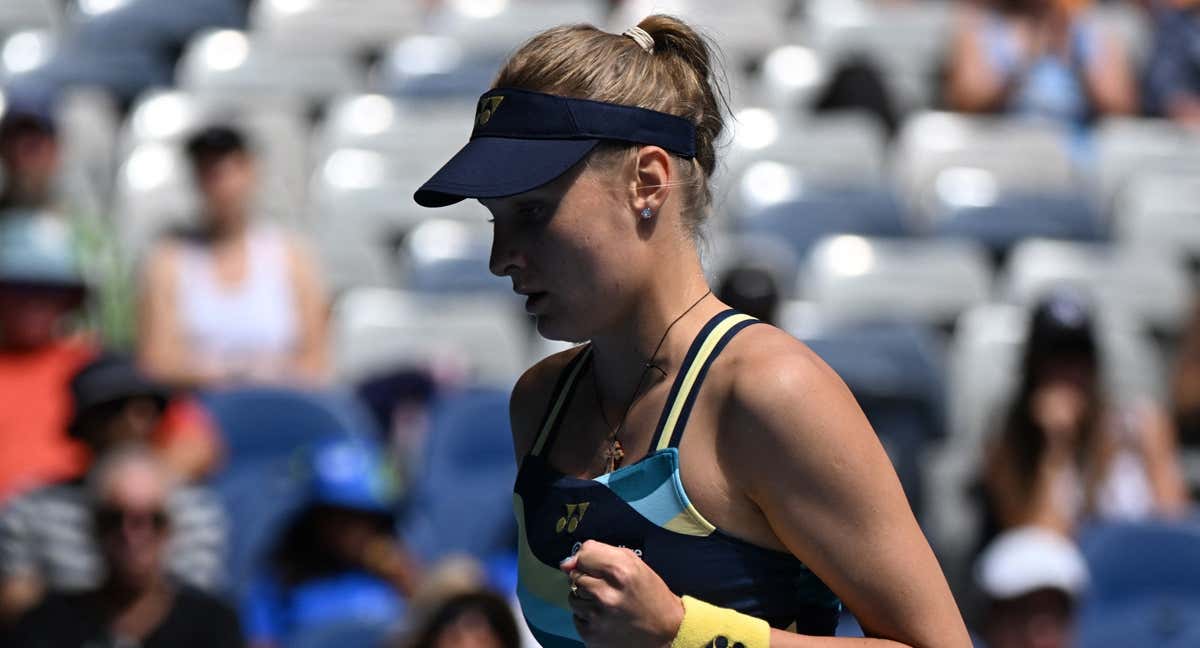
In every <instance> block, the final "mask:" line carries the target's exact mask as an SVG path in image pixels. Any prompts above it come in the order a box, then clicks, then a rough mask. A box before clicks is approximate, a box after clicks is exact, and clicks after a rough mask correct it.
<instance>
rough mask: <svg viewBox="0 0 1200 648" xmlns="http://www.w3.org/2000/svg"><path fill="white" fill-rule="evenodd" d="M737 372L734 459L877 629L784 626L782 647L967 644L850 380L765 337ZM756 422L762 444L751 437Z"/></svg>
mask: <svg viewBox="0 0 1200 648" xmlns="http://www.w3.org/2000/svg"><path fill="white" fill-rule="evenodd" d="M753 355H754V360H753V362H749V363H746V364H747V368H746V369H743V370H740V371H739V372H738V374H737V378H735V384H734V388H733V390H734V394H733V396H732V400H731V404H730V407H729V411H728V414H727V416H728V421H727V424H723V425H722V429H726V430H737V431H738V432H739V436H740V437H741V441H740V442H736V443H726V442H724V441H723V442H722V445H723V447H722V456H725V457H728V465H727V466H726V467H725V469H726V470H727V471H729V473H730V477H731V478H732V479H733V480H734V482H735V484H737V485H738V486H740V487H741V488H742V489H744V491H745V493H746V494H747V495H749V497H750V498H751V499H752V500H753V501H754V502H755V503H756V504H757V505H758V506H759V508H760V509H761V510H762V513H763V515H764V516H765V517H766V520H767V522H768V523H769V524H770V526H771V529H772V530H773V531H774V532H775V534H776V535H777V537H778V538H779V539H780V541H781V542H783V544H784V545H785V546H786V547H787V548H788V549H789V550H790V551H791V552H792V553H793V554H794V555H795V556H797V557H798V558H800V560H802V561H804V563H805V564H806V565H808V566H809V567H810V568H811V569H812V570H813V572H814V573H816V574H817V575H818V576H819V577H820V578H821V579H822V580H823V581H824V582H825V583H826V584H827V585H829V587H830V588H831V589H832V590H833V591H834V592H835V593H836V594H837V595H838V596H839V597H840V598H841V599H842V600H843V601H844V602H845V603H846V605H847V606H848V608H849V609H850V610H851V611H853V612H854V614H855V615H856V617H857V618H858V619H859V621H860V623H861V624H862V627H863V629H864V630H865V631H866V633H867V634H868V635H870V636H871V637H879V638H888V639H890V641H880V640H878V639H876V640H861V639H860V640H848V639H844V638H814V637H804V636H797V635H793V634H789V633H786V632H782V631H774V632H773V633H772V635H771V640H772V643H771V645H772V646H773V647H774V648H801V647H817V646H849V645H854V644H855V641H857V643H859V644H861V645H864V646H865V645H872V646H875V645H878V646H884V645H908V646H969V645H970V640H969V638H968V635H967V631H966V627H965V625H964V624H963V621H962V617H961V616H960V614H959V611H958V608H957V606H956V604H955V602H954V599H953V596H952V595H951V593H950V589H949V587H948V585H947V584H946V580H945V577H944V576H943V574H942V571H941V568H940V567H939V565H938V563H937V560H936V559H935V558H934V555H933V551H932V550H931V549H930V547H929V545H928V543H927V542H926V540H925V537H924V536H923V535H922V533H921V530H920V528H919V527H918V526H917V523H916V520H915V519H914V517H913V515H912V512H911V510H910V509H909V507H908V502H907V501H906V499H905V497H904V493H903V490H902V489H901V486H900V482H899V479H898V478H897V477H896V474H895V471H894V470H893V468H892V465H891V463H890V461H889V460H888V457H887V455H886V454H885V452H884V450H883V447H882V446H881V445H880V443H879V441H878V439H877V438H876V436H875V433H874V432H873V431H872V429H871V427H870V425H869V424H868V423H867V420H866V417H865V416H864V415H863V413H862V411H861V410H860V409H859V407H858V405H857V403H856V402H855V400H854V398H853V396H852V395H851V394H850V392H849V390H848V389H847V388H846V386H845V385H844V384H843V383H842V381H841V379H840V378H838V376H837V375H836V374H835V373H834V372H833V371H832V370H831V369H830V368H829V367H828V366H826V365H825V364H824V363H823V362H822V361H821V360H820V359H819V358H817V357H816V356H815V355H814V354H813V353H812V352H811V351H809V350H808V349H807V348H805V347H803V345H801V344H799V343H798V342H795V341H794V340H791V339H790V338H789V339H787V340H786V341H780V342H775V341H772V342H770V343H765V344H763V345H760V348H759V349H756V350H755V352H754V354H753ZM751 430H752V431H753V434H754V440H755V442H754V443H746V442H745V439H746V432H747V431H751Z"/></svg>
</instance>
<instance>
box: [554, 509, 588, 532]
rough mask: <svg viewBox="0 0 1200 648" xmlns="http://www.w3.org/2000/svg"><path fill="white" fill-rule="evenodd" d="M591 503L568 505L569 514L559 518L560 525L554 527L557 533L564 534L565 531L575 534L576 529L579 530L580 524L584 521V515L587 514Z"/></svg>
mask: <svg viewBox="0 0 1200 648" xmlns="http://www.w3.org/2000/svg"><path fill="white" fill-rule="evenodd" d="M590 505H591V502H580V503H578V504H567V514H566V515H564V516H562V517H560V518H558V524H557V525H555V527H554V532H555V533H562V532H563V531H564V530H565V531H566V532H567V533H575V529H578V528H579V523H580V522H582V521H583V514H584V513H587V510H588V506H590Z"/></svg>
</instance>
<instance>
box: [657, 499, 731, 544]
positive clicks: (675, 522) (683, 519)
mask: <svg viewBox="0 0 1200 648" xmlns="http://www.w3.org/2000/svg"><path fill="white" fill-rule="evenodd" d="M662 527H663V528H664V529H666V530H668V531H674V532H675V533H682V534H684V535H690V536H699V537H701V538H706V537H708V536H710V535H712V534H713V531H716V530H717V527H715V526H713V525H712V523H711V522H709V521H708V520H706V519H704V516H703V515H700V511H697V510H696V507H694V506H692V505H691V504H688V507H687V508H686V509H684V510H683V511H680V512H679V515H676V516H675V517H673V518H671V519H670V520H668V521H667V523H666V524H664V525H662Z"/></svg>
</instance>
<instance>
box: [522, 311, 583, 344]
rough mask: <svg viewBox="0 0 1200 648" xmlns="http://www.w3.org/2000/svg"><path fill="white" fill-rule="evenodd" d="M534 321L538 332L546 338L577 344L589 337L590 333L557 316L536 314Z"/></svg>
mask: <svg viewBox="0 0 1200 648" xmlns="http://www.w3.org/2000/svg"><path fill="white" fill-rule="evenodd" d="M534 322H535V326H536V328H537V332H538V334H539V335H541V336H542V337H544V338H546V339H547V340H554V341H557V342H569V343H571V344H579V343H580V342H587V341H588V340H590V339H591V335H589V334H586V333H585V332H584V331H583V330H582V328H581V327H577V326H571V325H570V324H569V323H567V322H563V320H562V319H560V318H557V317H553V316H546V315H537V316H535V317H534Z"/></svg>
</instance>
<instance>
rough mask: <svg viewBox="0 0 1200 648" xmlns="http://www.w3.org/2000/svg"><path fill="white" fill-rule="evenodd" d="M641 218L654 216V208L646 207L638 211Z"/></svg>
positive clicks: (645, 218)
mask: <svg viewBox="0 0 1200 648" xmlns="http://www.w3.org/2000/svg"><path fill="white" fill-rule="evenodd" d="M639 215H640V216H641V217H642V219H643V220H650V219H651V218H653V217H654V210H653V209H650V208H649V207H646V208H644V209H642V211H641V212H640V213H639Z"/></svg>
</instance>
